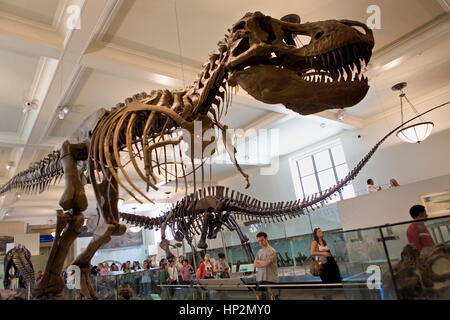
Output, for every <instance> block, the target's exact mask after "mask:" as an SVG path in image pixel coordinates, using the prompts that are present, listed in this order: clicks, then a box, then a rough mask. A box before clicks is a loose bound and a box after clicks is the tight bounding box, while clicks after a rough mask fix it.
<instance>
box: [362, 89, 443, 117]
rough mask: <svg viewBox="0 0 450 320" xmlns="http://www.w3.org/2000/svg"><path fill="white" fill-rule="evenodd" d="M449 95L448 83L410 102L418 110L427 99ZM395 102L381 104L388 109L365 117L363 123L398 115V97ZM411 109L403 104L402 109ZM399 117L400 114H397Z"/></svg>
mask: <svg viewBox="0 0 450 320" xmlns="http://www.w3.org/2000/svg"><path fill="white" fill-rule="evenodd" d="M406 94H407V95H408V93H407V92H406ZM449 96H450V85H448V86H445V87H443V88H441V89H439V90H435V91H433V92H431V93H429V94H427V95H425V96H422V97H420V98H419V99H415V100H414V101H411V103H412V104H413V106H414V107H415V108H416V109H418V110H420V109H424V108H423V105H424V104H425V103H427V102H428V101H431V100H435V99H439V98H445V97H449ZM396 101H397V103H396V104H394V105H391V106H383V107H384V109H386V110H388V111H382V112H380V113H378V114H376V115H374V116H372V117H370V118H367V119H366V120H365V121H364V122H365V125H369V124H371V123H374V122H377V121H380V120H382V119H384V118H386V117H390V116H394V115H400V99H398V100H396ZM428 107H429V108H431V107H432V106H428ZM409 109H411V108H410V106H409V105H408V104H404V110H409ZM399 119H400V116H399Z"/></svg>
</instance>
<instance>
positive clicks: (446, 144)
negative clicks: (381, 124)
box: [341, 119, 450, 194]
mask: <svg viewBox="0 0 450 320" xmlns="http://www.w3.org/2000/svg"><path fill="white" fill-rule="evenodd" d="M448 121H449V123H450V119H448ZM357 134H358V133H354V134H346V135H343V136H341V141H342V147H343V148H344V152H345V156H346V159H347V164H348V167H349V169H350V170H351V169H352V168H353V167H355V166H356V165H357V163H358V162H359V161H360V160H361V159H362V158H363V157H364V155H365V154H366V153H367V152H368V151H369V150H370V148H372V146H373V145H374V144H375V143H373V141H372V139H369V138H367V135H366V134H364V133H362V138H361V139H358V138H357ZM379 136H380V137H381V136H382V135H381V134H380V135H379ZM396 139H398V138H397V137H395V136H394V137H391V140H396ZM359 140H370V145H369V146H366V143H365V142H364V141H359ZM449 159H450V129H447V130H443V131H440V132H437V133H435V134H433V135H431V136H430V137H428V139H426V140H425V141H423V142H421V143H420V144H411V143H397V144H394V145H393V144H391V145H389V144H388V145H387V146H386V147H384V148H381V149H379V150H377V151H376V153H375V154H374V155H373V157H372V158H371V159H370V160H369V162H368V163H367V164H366V165H365V167H364V168H363V169H362V170H361V172H360V173H359V175H358V176H357V177H356V179H355V180H354V181H353V186H354V189H355V192H356V193H357V194H361V193H364V192H365V190H366V181H367V179H369V178H372V179H373V180H374V182H375V185H383V188H385V186H384V185H385V184H388V183H389V180H390V179H391V178H395V179H396V180H397V181H398V183H399V184H400V185H404V184H408V183H411V182H416V181H420V180H424V179H428V178H432V177H438V176H442V175H445V174H449V173H450V162H449Z"/></svg>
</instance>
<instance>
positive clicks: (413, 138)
mask: <svg viewBox="0 0 450 320" xmlns="http://www.w3.org/2000/svg"><path fill="white" fill-rule="evenodd" d="M406 85H407V83H406V82H400V83H397V84H396V85H395V86H393V87H392V90H393V91H400V95H399V97H400V111H401V123H402V124H403V123H404V120H403V98H405V100H406V102H408V104H409V105H410V107H411V109H412V110H413V111H414V112H415V113H416V115H419V113H418V112H417V110H416V108H414V106H413V105H412V103H411V102H410V101H409V99H408V98H407V97H406V94H405V93H404V92H403V89H404V88H405V87H406ZM419 118H420V120H421V121H422V122H419V123H416V124H413V125H410V126H407V127H403V128H401V129H400V130H398V131H397V133H396V135H397V137H399V138H400V139H402V140H403V141H405V142H408V143H420V142H422V141H423V140H425V139H426V138H428V136H429V135H430V134H431V131H432V130H433V127H434V123H433V122H431V121H425V120H424V119H423V117H419Z"/></svg>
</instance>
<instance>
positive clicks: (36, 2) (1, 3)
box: [0, 0, 64, 26]
mask: <svg viewBox="0 0 450 320" xmlns="http://www.w3.org/2000/svg"><path fill="white" fill-rule="evenodd" d="M61 2H64V1H61V0H33V1H32V2H31V1H30V0H0V11H1V12H2V13H7V14H11V15H14V16H18V17H21V18H25V19H28V20H31V21H35V22H39V23H43V24H46V25H50V26H51V25H52V24H53V20H54V18H55V15H56V13H57V9H58V6H59V5H60V3H61Z"/></svg>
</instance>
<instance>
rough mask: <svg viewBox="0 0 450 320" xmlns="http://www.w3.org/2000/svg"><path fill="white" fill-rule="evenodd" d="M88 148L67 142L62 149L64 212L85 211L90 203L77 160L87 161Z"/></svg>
mask: <svg viewBox="0 0 450 320" xmlns="http://www.w3.org/2000/svg"><path fill="white" fill-rule="evenodd" d="M86 157H87V148H86V145H85V144H84V143H83V144H71V143H69V142H68V141H65V142H64V143H63V145H62V147H61V163H62V166H63V169H64V178H65V182H66V183H65V186H64V193H63V194H62V196H61V199H60V200H59V205H60V206H61V207H62V208H63V209H64V210H66V211H67V210H70V209H72V210H74V211H77V212H79V211H84V210H86V208H87V206H88V203H87V198H86V194H85V192H84V187H83V184H82V183H81V179H80V174H79V172H78V169H77V160H85V159H86Z"/></svg>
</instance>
